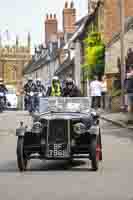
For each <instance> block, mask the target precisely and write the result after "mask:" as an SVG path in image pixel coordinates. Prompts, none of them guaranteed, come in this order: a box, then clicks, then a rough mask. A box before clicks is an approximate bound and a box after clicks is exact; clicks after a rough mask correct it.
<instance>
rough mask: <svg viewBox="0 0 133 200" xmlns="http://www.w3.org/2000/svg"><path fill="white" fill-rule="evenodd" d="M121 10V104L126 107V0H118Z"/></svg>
mask: <svg viewBox="0 0 133 200" xmlns="http://www.w3.org/2000/svg"><path fill="white" fill-rule="evenodd" d="M118 1H119V2H118V3H119V11H120V49H121V106H122V108H123V109H124V107H125V94H124V87H125V85H124V83H125V75H126V69H125V51H124V49H125V48H124V47H125V45H124V35H125V2H124V0H118Z"/></svg>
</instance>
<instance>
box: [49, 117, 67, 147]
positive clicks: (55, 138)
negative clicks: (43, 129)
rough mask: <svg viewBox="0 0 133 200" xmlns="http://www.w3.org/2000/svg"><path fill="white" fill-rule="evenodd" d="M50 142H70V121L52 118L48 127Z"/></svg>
mask: <svg viewBox="0 0 133 200" xmlns="http://www.w3.org/2000/svg"><path fill="white" fill-rule="evenodd" d="M48 130H49V131H48V143H49V144H50V143H51V144H54V143H57V144H58V143H68V121H67V120H57V119H56V120H50V121H49V129H48Z"/></svg>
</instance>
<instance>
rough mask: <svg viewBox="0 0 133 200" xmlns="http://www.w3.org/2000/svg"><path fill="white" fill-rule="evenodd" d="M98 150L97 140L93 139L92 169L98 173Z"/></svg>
mask: <svg viewBox="0 0 133 200" xmlns="http://www.w3.org/2000/svg"><path fill="white" fill-rule="evenodd" d="M96 148H97V139H93V140H92V142H91V152H90V155H91V167H92V170H93V171H97V170H98V166H99V159H97V152H96Z"/></svg>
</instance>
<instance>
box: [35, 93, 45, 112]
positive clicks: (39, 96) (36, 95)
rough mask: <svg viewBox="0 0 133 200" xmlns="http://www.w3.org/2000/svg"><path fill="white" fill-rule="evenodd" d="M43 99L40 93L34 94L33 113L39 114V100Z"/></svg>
mask: <svg viewBox="0 0 133 200" xmlns="http://www.w3.org/2000/svg"><path fill="white" fill-rule="evenodd" d="M42 97H44V95H43V93H42V92H36V93H35V102H34V103H35V104H34V105H35V112H39V107H40V98H42Z"/></svg>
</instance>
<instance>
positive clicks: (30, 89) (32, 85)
mask: <svg viewBox="0 0 133 200" xmlns="http://www.w3.org/2000/svg"><path fill="white" fill-rule="evenodd" d="M35 91H36V84H35V83H34V82H33V79H32V77H29V78H28V82H27V83H26V84H25V85H24V94H25V97H24V106H25V110H27V109H28V103H29V94H30V92H35Z"/></svg>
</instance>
